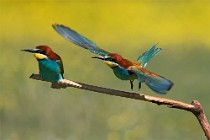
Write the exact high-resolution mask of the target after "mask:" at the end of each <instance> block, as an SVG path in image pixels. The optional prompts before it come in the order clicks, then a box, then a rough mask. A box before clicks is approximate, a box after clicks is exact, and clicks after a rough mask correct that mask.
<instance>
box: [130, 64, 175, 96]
mask: <svg viewBox="0 0 210 140" xmlns="http://www.w3.org/2000/svg"><path fill="white" fill-rule="evenodd" d="M130 70H131V71H132V72H134V73H135V74H136V75H137V77H138V81H139V82H145V84H146V85H147V86H148V87H149V88H150V89H152V90H153V91H155V92H157V93H160V94H166V93H167V92H168V91H169V90H170V89H171V88H172V86H173V82H171V81H170V80H168V79H166V78H164V77H162V76H160V75H157V74H155V73H153V72H150V71H148V70H146V69H144V68H140V67H134V66H133V67H131V68H130Z"/></svg>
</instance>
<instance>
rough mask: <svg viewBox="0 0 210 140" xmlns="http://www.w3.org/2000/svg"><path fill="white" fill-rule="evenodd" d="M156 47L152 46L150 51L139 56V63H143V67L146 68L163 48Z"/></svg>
mask: <svg viewBox="0 0 210 140" xmlns="http://www.w3.org/2000/svg"><path fill="white" fill-rule="evenodd" d="M156 45H157V44H156ZM156 45H154V46H152V47H151V48H150V49H149V50H148V51H146V52H144V53H143V54H142V55H141V56H139V58H138V59H137V61H138V62H140V63H141V66H143V67H146V65H147V63H148V62H149V61H151V60H152V59H153V57H155V56H156V55H157V54H158V53H159V52H160V51H161V50H162V49H161V48H156Z"/></svg>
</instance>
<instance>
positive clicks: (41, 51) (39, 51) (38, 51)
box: [35, 50, 46, 54]
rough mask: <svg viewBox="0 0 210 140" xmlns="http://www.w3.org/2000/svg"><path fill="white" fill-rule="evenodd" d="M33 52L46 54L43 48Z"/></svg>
mask: <svg viewBox="0 0 210 140" xmlns="http://www.w3.org/2000/svg"><path fill="white" fill-rule="evenodd" d="M35 52H36V53H40V54H46V52H45V51H43V50H36V51H35Z"/></svg>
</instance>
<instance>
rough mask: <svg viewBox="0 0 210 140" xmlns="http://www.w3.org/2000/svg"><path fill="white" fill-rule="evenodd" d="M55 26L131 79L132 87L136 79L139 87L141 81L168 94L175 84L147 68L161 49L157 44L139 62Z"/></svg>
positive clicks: (155, 89) (68, 29)
mask: <svg viewBox="0 0 210 140" xmlns="http://www.w3.org/2000/svg"><path fill="white" fill-rule="evenodd" d="M53 28H54V29H55V30H56V31H57V32H58V33H59V34H60V35H61V36H63V37H64V38H65V39H67V40H69V41H71V42H72V43H74V44H76V45H78V46H80V47H82V48H85V49H87V50H89V51H90V52H92V53H95V54H98V55H99V56H96V57H93V58H98V59H101V60H104V62H105V63H106V64H107V65H108V66H109V67H110V68H112V70H113V72H114V74H115V76H116V77H117V78H119V79H121V80H129V81H130V84H131V89H132V88H133V81H134V80H135V79H137V80H138V81H139V88H140V87H141V83H143V82H145V83H146V85H147V86H148V87H149V88H150V89H152V90H153V91H155V92H157V93H160V94H166V93H167V92H168V91H169V90H170V89H171V87H172V86H173V82H171V81H170V80H167V79H166V78H164V77H162V76H159V75H157V74H155V73H153V72H150V71H148V70H146V69H145V67H146V65H147V63H148V62H149V61H150V60H151V59H152V58H153V57H154V56H156V55H157V54H158V53H159V52H160V51H161V48H156V45H154V46H153V47H151V48H150V49H149V50H148V51H146V52H145V53H143V54H142V55H141V56H140V57H139V58H138V59H137V62H131V61H130V60H128V59H125V58H123V57H122V56H121V55H119V54H117V53H110V52H108V51H105V50H103V49H101V48H99V47H98V46H97V45H96V44H95V43H94V42H92V41H91V40H89V39H87V38H86V37H84V36H82V35H81V34H79V33H77V32H76V31H74V30H72V29H70V28H69V27H66V26H64V25H59V24H54V25H53Z"/></svg>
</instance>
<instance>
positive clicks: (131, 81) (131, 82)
mask: <svg viewBox="0 0 210 140" xmlns="http://www.w3.org/2000/svg"><path fill="white" fill-rule="evenodd" d="M130 84H131V90H133V80H130Z"/></svg>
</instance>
